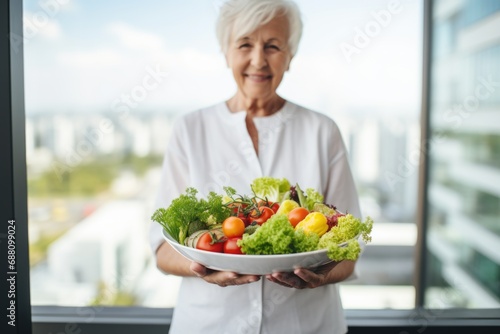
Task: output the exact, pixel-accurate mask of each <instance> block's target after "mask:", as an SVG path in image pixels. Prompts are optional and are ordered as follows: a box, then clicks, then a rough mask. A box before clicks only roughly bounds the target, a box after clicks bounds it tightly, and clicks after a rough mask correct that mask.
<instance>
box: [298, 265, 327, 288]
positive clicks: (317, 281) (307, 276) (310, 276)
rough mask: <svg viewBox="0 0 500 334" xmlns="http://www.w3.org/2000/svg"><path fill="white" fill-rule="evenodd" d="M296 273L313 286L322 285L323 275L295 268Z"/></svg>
mask: <svg viewBox="0 0 500 334" xmlns="http://www.w3.org/2000/svg"><path fill="white" fill-rule="evenodd" d="M294 274H295V275H297V276H298V277H300V279H302V280H303V281H304V282H306V283H308V285H309V286H311V287H317V286H319V285H321V277H320V276H318V275H317V274H316V273H314V272H312V271H310V270H307V269H295V270H294Z"/></svg>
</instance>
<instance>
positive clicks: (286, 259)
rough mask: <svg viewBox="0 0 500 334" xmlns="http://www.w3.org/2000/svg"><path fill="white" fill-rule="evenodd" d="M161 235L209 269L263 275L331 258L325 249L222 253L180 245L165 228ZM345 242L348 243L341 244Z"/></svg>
mask: <svg viewBox="0 0 500 334" xmlns="http://www.w3.org/2000/svg"><path fill="white" fill-rule="evenodd" d="M163 236H164V238H165V240H167V242H168V243H169V244H170V245H172V247H174V249H175V250H176V251H178V252H179V253H180V254H182V255H183V256H185V257H186V258H188V259H189V260H191V261H194V262H198V263H200V264H202V265H204V266H205V267H207V268H210V269H215V270H223V271H232V272H235V273H240V274H252V275H266V274H271V273H273V272H287V271H293V270H294V269H295V268H314V267H317V266H320V265H322V264H325V263H328V262H330V261H331V260H330V259H329V258H328V256H327V255H326V250H317V251H313V252H305V253H294V254H282V255H236V254H224V253H214V252H207V251H204V250H199V249H195V248H191V247H187V246H183V245H181V244H179V243H178V242H177V241H175V240H174V239H173V238H172V237H171V236H170V235H169V234H168V233H167V232H166V231H165V230H163ZM345 244H347V243H343V244H342V245H345ZM342 245H341V246H342Z"/></svg>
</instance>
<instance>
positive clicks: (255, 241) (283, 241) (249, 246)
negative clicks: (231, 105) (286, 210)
mask: <svg viewBox="0 0 500 334" xmlns="http://www.w3.org/2000/svg"><path fill="white" fill-rule="evenodd" d="M294 237H295V230H294V228H293V226H292V225H291V224H290V222H289V221H288V218H287V216H286V215H281V214H276V215H274V216H272V217H271V218H269V220H268V221H266V222H265V223H264V224H262V226H261V227H259V228H258V229H257V230H256V231H255V232H254V233H253V234H251V235H250V234H243V238H242V239H241V240H239V241H238V246H240V247H241V251H242V252H243V253H245V254H254V255H273V254H290V253H293V252H294V249H293V242H294Z"/></svg>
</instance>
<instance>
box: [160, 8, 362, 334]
mask: <svg viewBox="0 0 500 334" xmlns="http://www.w3.org/2000/svg"><path fill="white" fill-rule="evenodd" d="M301 31H302V22H301V19H300V13H299V10H298V8H297V6H296V5H295V4H294V3H293V2H291V1H285V0H229V1H227V2H226V3H225V4H224V5H223V7H222V8H221V11H220V15H219V19H218V23H217V35H218V39H219V42H220V45H221V48H222V51H223V53H224V55H225V58H226V61H227V65H228V67H229V68H230V69H231V70H232V73H233V76H234V80H235V81H236V84H237V87H238V88H237V91H236V93H235V94H234V96H233V97H231V98H230V99H229V100H228V101H225V102H221V103H219V104H216V105H214V106H211V107H208V108H205V109H201V110H198V111H195V112H192V113H189V114H187V115H185V116H183V117H182V118H180V119H179V120H178V121H177V122H176V124H175V126H174V128H173V133H172V137H171V140H170V142H169V145H168V149H167V152H166V155H165V161H164V166H163V176H162V181H161V184H160V189H161V190H160V193H159V196H158V202H157V207H165V206H168V205H169V203H170V202H171V201H172V199H174V198H176V197H178V196H179V195H180V194H181V193H183V192H184V191H185V190H186V188H187V187H194V188H196V189H198V190H199V191H200V192H201V194H202V195H206V194H207V193H208V192H209V191H216V192H219V193H221V192H222V187H223V186H226V185H229V186H232V187H234V188H235V189H238V191H239V192H241V193H250V188H249V185H250V183H251V181H252V180H253V179H254V178H257V177H261V176H272V177H278V178H282V177H285V178H287V179H288V180H290V181H291V182H292V183H295V182H297V183H299V184H301V185H304V187H312V188H315V189H318V190H319V191H320V192H322V193H323V194H324V197H325V201H326V202H327V203H334V204H335V205H337V206H338V207H339V208H342V209H346V210H348V211H349V212H351V213H353V214H354V215H357V216H360V211H359V205H358V199H357V194H356V190H355V187H354V182H353V178H352V175H351V171H350V169H349V164H348V159H347V153H346V150H345V147H344V144H343V142H342V139H341V136H340V133H339V130H338V128H337V126H336V124H335V123H334V122H333V121H332V120H331V119H329V118H328V117H326V116H324V115H322V114H320V113H316V112H314V111H311V110H308V109H306V108H304V107H301V106H298V105H296V104H294V103H292V102H290V101H287V100H285V99H284V98H283V97H281V96H279V95H278V94H277V93H276V89H277V88H278V86H279V84H280V83H281V80H282V79H283V75H284V74H285V72H286V71H288V70H289V68H290V62H291V60H292V58H293V56H294V55H295V53H296V51H297V47H298V43H299V40H300V36H301ZM151 239H152V246H153V248H154V250H155V251H156V258H157V265H158V267H159V268H160V269H161V270H162V271H163V272H165V273H168V274H172V275H178V276H182V277H183V280H182V284H181V288H180V292H179V298H178V303H177V307H176V308H175V311H174V319H173V323H172V326H171V333H315V334H317V333H345V332H346V331H347V326H346V322H345V319H344V317H343V311H342V305H341V301H340V297H339V292H338V287H337V285H336V284H335V283H338V282H341V281H343V280H345V279H347V278H349V277H350V276H351V275H352V274H353V271H354V265H355V264H354V262H350V261H343V262H340V263H330V264H327V265H325V266H323V267H320V268H316V269H315V270H307V269H296V270H295V271H294V272H292V273H273V274H272V275H267V276H265V277H259V276H254V275H239V274H237V273H233V272H222V271H214V270H210V269H208V268H205V267H203V266H202V265H200V264H197V263H193V262H191V261H189V260H187V259H186V258H184V257H183V256H181V255H180V254H178V253H177V252H176V251H175V250H173V249H172V248H171V247H170V246H169V245H168V244H167V243H165V242H162V238H161V232H160V226H159V225H158V224H153V225H152V229H151Z"/></svg>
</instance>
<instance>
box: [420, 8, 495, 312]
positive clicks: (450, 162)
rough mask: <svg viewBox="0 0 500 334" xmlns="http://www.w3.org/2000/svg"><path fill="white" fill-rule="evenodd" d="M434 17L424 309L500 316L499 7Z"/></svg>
mask: <svg viewBox="0 0 500 334" xmlns="http://www.w3.org/2000/svg"><path fill="white" fill-rule="evenodd" d="M433 11H434V15H433V18H432V22H433V30H432V36H433V39H434V42H433V45H432V66H431V82H432V84H431V94H430V98H431V100H430V102H431V103H430V106H431V109H430V120H431V121H430V126H431V144H432V149H431V150H430V153H429V189H428V207H429V209H428V216H427V221H428V228H429V232H428V235H427V246H428V263H427V278H426V283H427V287H426V289H425V305H426V306H428V307H435V308H446V307H465V308H498V307H500V256H499V254H500V253H499V252H498V249H499V246H500V126H499V124H500V89H499V86H500V85H499V82H498V80H499V79H500V77H499V73H500V40H499V39H498V36H497V35H498V31H500V2H499V1H489V0H480V1H472V0H469V1H460V2H458V1H457V2H452V1H435V2H434V7H433ZM494 36H497V37H494Z"/></svg>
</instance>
